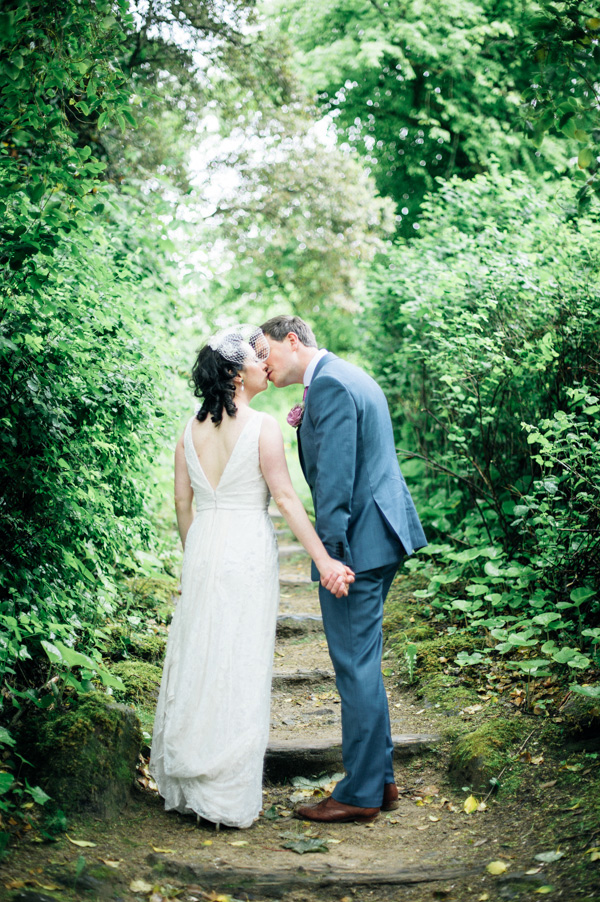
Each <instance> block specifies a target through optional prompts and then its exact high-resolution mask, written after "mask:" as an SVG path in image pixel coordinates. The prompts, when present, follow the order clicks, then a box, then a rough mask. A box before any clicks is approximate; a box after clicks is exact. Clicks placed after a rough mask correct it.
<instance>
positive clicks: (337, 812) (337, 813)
mask: <svg viewBox="0 0 600 902" xmlns="http://www.w3.org/2000/svg"><path fill="white" fill-rule="evenodd" d="M294 814H295V815H296V817H300V818H302V820H306V821H319V822H321V823H324V824H336V823H337V824H342V823H346V822H348V821H358V822H359V823H361V824H369V823H371V821H374V820H375V818H376V817H377V815H378V814H379V808H360V807H359V806H358V805H344V803H343V802H338V801H337V800H336V799H334V798H333V796H329V798H328V799H323V800H322V801H321V802H319V803H318V804H317V805H301V806H300V807H299V808H296V811H295V812H294Z"/></svg>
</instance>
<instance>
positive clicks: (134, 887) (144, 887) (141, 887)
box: [129, 880, 153, 893]
mask: <svg viewBox="0 0 600 902" xmlns="http://www.w3.org/2000/svg"><path fill="white" fill-rule="evenodd" d="M129 889H130V891H131V892H132V893H151V892H152V889H153V886H152V884H151V883H147V881H146V880H132V881H131V883H130V884H129Z"/></svg>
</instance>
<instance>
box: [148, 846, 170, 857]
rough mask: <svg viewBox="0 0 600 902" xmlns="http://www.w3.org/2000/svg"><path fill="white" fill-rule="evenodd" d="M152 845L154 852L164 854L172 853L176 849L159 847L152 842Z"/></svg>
mask: <svg viewBox="0 0 600 902" xmlns="http://www.w3.org/2000/svg"><path fill="white" fill-rule="evenodd" d="M150 846H151V848H152V850H153V851H154V852H162V854H163V855H172V854H173V853H174V852H175V849H159V848H158V846H153V845H152V844H150Z"/></svg>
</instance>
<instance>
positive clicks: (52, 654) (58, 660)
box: [40, 639, 63, 664]
mask: <svg viewBox="0 0 600 902" xmlns="http://www.w3.org/2000/svg"><path fill="white" fill-rule="evenodd" d="M40 644H41V646H42V648H43V649H44V651H45V652H46V654H47V655H48V658H49V659H50V662H51V663H52V664H62V663H63V657H62V655H61V653H60V651H59V650H58V648H57V647H56V645H53V644H52V642H48V640H47V639H42V641H41V643H40Z"/></svg>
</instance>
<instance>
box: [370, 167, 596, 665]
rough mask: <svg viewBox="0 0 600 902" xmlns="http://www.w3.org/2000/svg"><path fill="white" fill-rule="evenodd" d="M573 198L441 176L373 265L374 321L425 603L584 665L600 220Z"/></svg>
mask: <svg viewBox="0 0 600 902" xmlns="http://www.w3.org/2000/svg"><path fill="white" fill-rule="evenodd" d="M573 195H574V189H573V188H570V187H565V189H564V195H563V198H562V203H561V204H560V205H559V204H558V203H556V202H553V201H552V199H551V198H550V197H549V193H548V190H547V189H546V188H545V186H544V185H543V184H535V183H532V182H530V181H529V180H528V179H527V178H526V177H525V176H524V175H523V174H522V173H517V172H515V173H512V174H511V175H510V176H500V175H499V174H498V173H497V172H494V173H493V174H492V175H490V176H480V177H477V178H475V179H474V180H473V181H472V182H467V183H464V182H463V183H461V182H458V181H457V180H453V181H451V182H448V183H444V184H441V186H440V190H439V193H438V194H437V195H436V196H435V198H433V199H430V200H429V202H428V204H427V205H426V211H425V212H426V215H425V220H424V221H423V222H422V224H421V231H420V236H419V237H418V238H415V239H412V240H410V241H404V242H401V243H399V244H397V245H396V246H394V247H393V248H391V250H390V252H389V255H388V257H387V259H386V260H385V261H383V263H382V265H381V266H380V267H379V271H378V274H377V277H376V279H375V280H373V282H372V301H373V306H372V314H371V321H370V328H371V333H372V339H373V351H372V357H373V359H374V361H375V367H376V371H377V372H376V376H377V378H378V379H379V381H380V382H381V383H382V384H383V386H384V388H385V390H386V393H387V396H388V399H389V402H390V407H391V412H392V417H393V420H394V422H395V427H396V435H397V440H398V442H399V443H401V444H402V445H403V454H404V455H405V456H406V457H407V462H406V465H403V469H404V471H405V473H406V475H407V477H408V478H409V481H410V485H411V490H412V491H413V492H414V494H415V497H416V501H417V506H418V508H419V511H420V513H421V514H422V516H423V519H424V521H425V524H426V528H427V531H428V533H429V536H430V539H431V540H432V545H430V546H429V548H427V549H425V552H424V554H423V555H421V556H420V558H417V559H415V560H413V561H411V562H409V567H410V568H411V569H413V570H416V571H419V570H423V569H425V571H426V572H427V573H428V574H429V576H430V583H429V586H428V587H427V588H426V589H423V590H420V591H417V592H416V593H415V594H416V595H417V596H420V597H422V598H424V599H426V600H427V603H428V604H430V605H431V608H432V611H433V612H434V613H435V614H436V616H437V617H438V618H441V619H451V620H454V621H456V622H461V621H462V623H463V624H464V625H465V626H466V627H468V628H469V629H471V630H472V631H473V632H480V633H482V632H483V633H485V634H486V635H487V638H488V644H490V643H491V640H494V639H495V640H496V642H497V650H498V651H501V652H503V653H505V654H506V653H511V654H512V653H513V652H516V651H517V649H521V651H520V652H519V654H520V655H521V656H522V655H523V649H525V650H526V652H525V654H537V652H536V651H535V649H536V647H537V646H538V645H540V644H544V645H545V647H546V652H544V654H547V656H548V657H549V658H551V659H552V661H554V662H555V663H558V664H563V665H565V666H566V667H569V668H571V670H573V668H575V670H577V669H579V668H581V669H584V668H585V667H588V666H589V665H590V663H591V662H592V660H593V658H594V647H595V646H596V644H597V642H598V635H597V634H596V631H595V629H594V627H595V624H596V621H597V615H598V596H597V592H598V589H599V588H600V584H599V575H600V571H599V566H600V564H599V560H600V556H599V554H598V539H599V534H598V492H597V485H598V468H599V464H598V438H599V433H598V425H597V423H598V418H597V412H598V410H600V405H599V404H598V398H597V396H598V381H599V380H598V372H599V370H598V354H597V349H598V346H599V344H600V280H599V278H598V275H599V271H600V253H599V250H598V247H599V245H598V237H599V231H600V228H599V226H598V225H597V223H595V222H593V221H586V220H579V221H577V222H574V221H572V217H571V213H572V210H573V209H574V200H573ZM407 446H409V447H407ZM557 611H558V612H559V613H558V614H557V613H556V612H557ZM563 613H564V616H563ZM573 613H574V614H575V616H574V617H573V616H571V615H572V614H573ZM548 642H551V643H553V644H551V645H549V646H548V645H547V643H548ZM580 646H581V648H584V649H585V651H584V652H583V653H582V651H581V648H580Z"/></svg>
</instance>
